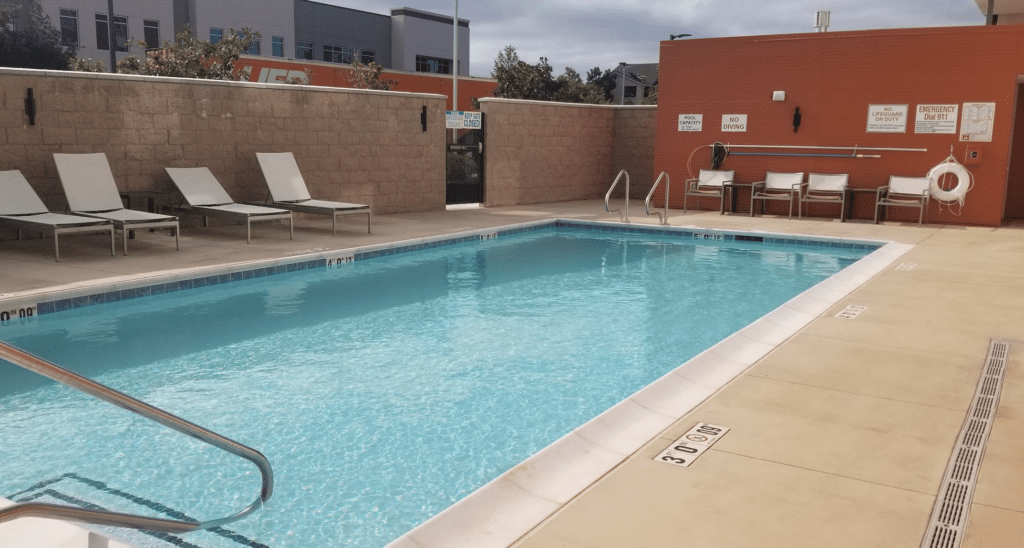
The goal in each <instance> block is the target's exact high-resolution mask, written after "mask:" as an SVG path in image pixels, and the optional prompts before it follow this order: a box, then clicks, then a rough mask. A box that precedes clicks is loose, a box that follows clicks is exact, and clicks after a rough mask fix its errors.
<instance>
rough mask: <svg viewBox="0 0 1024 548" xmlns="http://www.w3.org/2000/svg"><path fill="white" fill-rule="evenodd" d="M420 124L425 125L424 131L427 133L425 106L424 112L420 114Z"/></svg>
mask: <svg viewBox="0 0 1024 548" xmlns="http://www.w3.org/2000/svg"><path fill="white" fill-rule="evenodd" d="M420 123H421V124H423V131H427V106H426V105H423V111H422V112H420Z"/></svg>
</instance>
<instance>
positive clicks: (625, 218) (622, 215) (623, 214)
mask: <svg viewBox="0 0 1024 548" xmlns="http://www.w3.org/2000/svg"><path fill="white" fill-rule="evenodd" d="M623 175H625V176H626V206H625V211H623V210H621V209H609V206H608V200H609V199H610V198H611V197H612V191H613V190H615V185H617V184H619V179H621V178H622V176H623ZM604 210H605V211H607V212H608V213H616V212H617V213H618V214H619V221H620V222H623V223H628V222H629V173H626V170H624V169H623V170H622V171H620V172H619V174H618V175H617V176H616V177H615V180H614V181H613V182H612V186H611V188H609V189H608V192H607V193H606V194H605V195H604Z"/></svg>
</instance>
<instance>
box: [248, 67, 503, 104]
mask: <svg viewBox="0 0 1024 548" xmlns="http://www.w3.org/2000/svg"><path fill="white" fill-rule="evenodd" d="M235 67H236V68H238V69H240V70H246V67H251V68H250V69H248V72H249V81H251V82H257V81H259V78H260V74H261V71H262V70H263V69H278V70H276V71H275V72H274V74H273V76H271V78H273V77H274V76H286V75H287V72H284V71H295V74H299V73H302V72H303V71H304V70H306V69H308V70H310V71H311V72H312V77H311V79H310V82H309V83H310V84H311V85H314V86H329V87H336V88H349V87H352V86H351V85H350V84H349V82H348V79H349V77H350V76H351V74H352V69H350V68H348V66H347V65H338V64H335V63H318V62H314V61H295V60H291V59H275V58H268V57H242V58H241V59H239V60H238V62H237V63H235ZM382 78H384V79H388V80H395V82H396V84H395V87H394V91H406V92H410V93H437V94H439V95H444V96H447V97H448V104H447V107H446V108H447V110H455V109H452V77H451V75H444V74H441V75H433V74H419V73H414V72H399V71H389V70H385V71H384V73H383V74H382ZM270 81H271V82H274V80H273V79H271V80H270ZM496 87H498V82H497V80H492V79H490V78H466V77H459V108H458V110H474V109H473V108H472V100H473V98H474V97H476V98H479V97H490V96H491V95H492V94H493V92H494V88H496Z"/></svg>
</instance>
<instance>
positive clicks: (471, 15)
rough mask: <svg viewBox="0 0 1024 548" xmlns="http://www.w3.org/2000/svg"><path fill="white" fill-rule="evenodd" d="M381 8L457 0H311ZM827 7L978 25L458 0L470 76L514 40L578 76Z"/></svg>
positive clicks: (830, 2)
mask: <svg viewBox="0 0 1024 548" xmlns="http://www.w3.org/2000/svg"><path fill="white" fill-rule="evenodd" d="M319 1H321V2H324V3H330V4H336V5H340V6H345V7H349V8H354V9H359V10H364V11H369V12H373V13H380V14H388V13H390V10H391V8H395V7H410V8H414V9H420V10H424V11H431V12H435V13H442V14H446V15H452V14H453V13H454V11H455V0H408V1H407V2H405V3H402V2H403V0H397V1H387V0H319ZM817 10H830V11H831V12H832V18H831V26H830V27H829V30H863V29H874V28H902V27H934V26H960V25H979V24H983V23H984V21H985V18H984V16H983V15H982V14H981V12H980V11H979V10H978V7H977V5H976V4H975V2H974V0H675V1H666V0H618V1H612V0H543V1H534V0H519V1H516V0H505V1H498V0H461V1H460V2H459V18H460V19H468V20H469V22H470V25H469V28H470V48H471V49H470V74H471V75H473V76H485V77H486V76H490V74H491V69H492V67H493V66H494V57H495V56H496V55H497V54H498V52H499V51H500V50H501V49H502V48H504V47H505V46H506V45H513V46H515V47H516V49H517V50H518V52H519V57H520V58H521V59H522V60H524V61H527V62H530V63H535V62H537V59H538V58H539V57H541V56H545V57H547V58H548V61H549V62H550V63H551V64H552V65H553V66H554V68H555V71H556V72H559V73H560V72H561V71H562V70H563V69H564V68H565V67H566V66H571V67H573V68H575V69H576V70H578V71H579V72H580V73H585V72H586V71H587V70H589V69H590V68H593V67H595V66H599V67H601V68H602V69H606V68H613V67H615V66H616V65H618V64H619V62H621V61H625V62H628V63H651V62H657V60H658V42H659V41H660V40H667V39H668V37H669V35H670V34H681V33H689V34H692V35H693V36H694V37H696V38H712V37H719V36H741V35H757V34H783V33H791V32H813V31H814V12H815V11H817Z"/></svg>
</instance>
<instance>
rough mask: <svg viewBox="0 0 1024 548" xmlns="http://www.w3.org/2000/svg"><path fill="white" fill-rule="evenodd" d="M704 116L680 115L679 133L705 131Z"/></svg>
mask: <svg viewBox="0 0 1024 548" xmlns="http://www.w3.org/2000/svg"><path fill="white" fill-rule="evenodd" d="M703 128H704V115H703V114H680V115H679V131H703Z"/></svg>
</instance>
